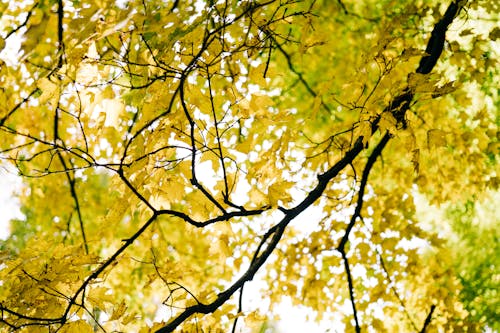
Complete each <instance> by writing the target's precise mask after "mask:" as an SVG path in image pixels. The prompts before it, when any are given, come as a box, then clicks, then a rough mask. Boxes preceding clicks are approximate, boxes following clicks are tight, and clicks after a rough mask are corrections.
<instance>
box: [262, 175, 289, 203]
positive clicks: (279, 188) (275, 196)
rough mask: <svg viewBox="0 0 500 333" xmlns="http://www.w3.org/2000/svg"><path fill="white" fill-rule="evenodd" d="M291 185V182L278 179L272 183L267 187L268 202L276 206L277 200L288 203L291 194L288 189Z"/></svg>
mask: <svg viewBox="0 0 500 333" xmlns="http://www.w3.org/2000/svg"><path fill="white" fill-rule="evenodd" d="M292 186H293V183H292V182H288V181H280V182H276V183H274V184H272V185H271V186H270V187H269V189H268V198H269V203H270V204H271V205H272V206H276V205H277V204H278V201H281V202H282V203H289V202H290V201H292V196H291V195H290V193H288V190H289V189H290V188H291V187H292Z"/></svg>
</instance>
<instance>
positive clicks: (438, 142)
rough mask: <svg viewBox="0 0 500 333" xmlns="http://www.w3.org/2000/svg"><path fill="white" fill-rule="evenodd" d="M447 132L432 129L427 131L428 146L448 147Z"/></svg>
mask: <svg viewBox="0 0 500 333" xmlns="http://www.w3.org/2000/svg"><path fill="white" fill-rule="evenodd" d="M446 145H447V142H446V132H444V131H442V130H439V129H432V130H429V131H428V132H427V146H428V147H429V149H430V148H436V147H446Z"/></svg>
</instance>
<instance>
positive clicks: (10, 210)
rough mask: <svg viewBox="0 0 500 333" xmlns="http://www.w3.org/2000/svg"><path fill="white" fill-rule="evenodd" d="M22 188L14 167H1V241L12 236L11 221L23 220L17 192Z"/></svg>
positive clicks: (3, 165)
mask: <svg viewBox="0 0 500 333" xmlns="http://www.w3.org/2000/svg"><path fill="white" fill-rule="evenodd" d="M20 188H21V179H20V177H18V176H17V175H16V173H15V171H14V169H13V168H12V167H9V166H7V165H5V164H2V165H1V166H0V189H1V191H0V239H7V237H9V235H10V220H12V219H23V218H24V215H23V214H22V213H21V210H20V203H19V200H18V199H17V198H16V197H15V192H16V191H18V190H19V189H20Z"/></svg>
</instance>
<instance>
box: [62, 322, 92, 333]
mask: <svg viewBox="0 0 500 333" xmlns="http://www.w3.org/2000/svg"><path fill="white" fill-rule="evenodd" d="M59 332H61V333H93V332H94V329H93V328H92V326H90V324H89V323H87V322H86V321H84V320H77V321H71V322H69V323H67V324H66V325H64V326H63V327H62V328H61V330H60V331H59Z"/></svg>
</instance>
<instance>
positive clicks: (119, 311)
mask: <svg viewBox="0 0 500 333" xmlns="http://www.w3.org/2000/svg"><path fill="white" fill-rule="evenodd" d="M126 310H127V306H126V305H125V301H122V302H121V303H120V304H119V305H118V306H115V307H114V308H113V314H112V315H111V318H109V320H117V319H119V318H120V317H121V316H123V314H124V313H125V311H126Z"/></svg>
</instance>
